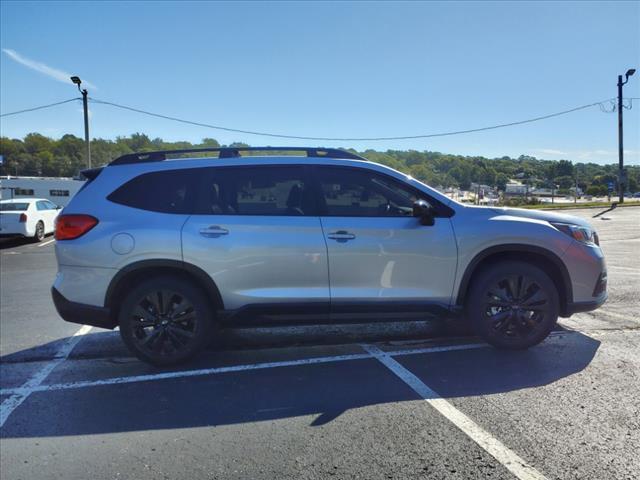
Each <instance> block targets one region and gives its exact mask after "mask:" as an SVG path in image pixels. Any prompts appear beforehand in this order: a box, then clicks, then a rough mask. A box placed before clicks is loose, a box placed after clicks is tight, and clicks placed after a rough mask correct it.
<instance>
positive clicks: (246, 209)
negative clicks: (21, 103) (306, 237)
mask: <svg viewBox="0 0 640 480" xmlns="http://www.w3.org/2000/svg"><path fill="white" fill-rule="evenodd" d="M208 170H209V175H208V177H207V180H206V182H205V185H204V186H203V187H201V188H200V197H201V198H200V201H199V202H198V203H199V208H198V213H201V214H208V215H281V216H302V215H312V214H313V213H314V211H315V199H314V196H313V191H312V189H311V188H310V187H309V185H308V184H307V182H306V181H305V177H304V169H303V168H302V167H299V166H247V167H218V168H211V169H208Z"/></svg>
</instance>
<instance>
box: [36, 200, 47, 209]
mask: <svg viewBox="0 0 640 480" xmlns="http://www.w3.org/2000/svg"><path fill="white" fill-rule="evenodd" d="M36 208H37V209H38V210H49V207H47V202H43V201H39V202H36Z"/></svg>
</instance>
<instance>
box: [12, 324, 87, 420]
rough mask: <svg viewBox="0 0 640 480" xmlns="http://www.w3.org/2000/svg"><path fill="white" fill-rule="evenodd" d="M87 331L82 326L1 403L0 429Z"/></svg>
mask: <svg viewBox="0 0 640 480" xmlns="http://www.w3.org/2000/svg"><path fill="white" fill-rule="evenodd" d="M89 330H91V327H90V326H89V325H83V326H82V327H81V328H80V329H79V330H78V331H77V332H76V333H74V334H73V336H71V337H69V338H68V339H67V341H66V342H65V343H64V344H62V346H61V347H60V349H59V350H58V351H57V352H56V355H55V356H54V357H53V359H52V360H51V361H50V362H48V363H46V364H45V365H44V366H43V367H42V368H41V369H40V370H38V371H37V372H36V373H35V374H33V376H32V377H31V378H30V379H29V380H27V382H26V383H25V384H24V385H22V387H20V389H19V392H17V393H14V394H12V395H11V396H10V397H9V398H7V399H6V400H5V401H4V402H2V404H0V427H2V426H3V425H4V422H6V421H7V419H8V418H9V415H11V413H12V412H13V411H14V410H15V409H16V408H18V407H19V406H20V405H21V404H22V402H24V401H25V400H26V399H27V397H29V395H31V394H32V393H33V392H35V391H36V389H37V388H38V387H39V386H40V385H41V384H42V382H44V380H45V379H46V378H47V376H48V375H49V374H50V373H51V372H52V371H53V369H54V368H56V367H57V366H58V365H60V364H61V363H62V362H64V361H65V360H66V359H67V357H68V356H69V354H70V353H71V350H73V348H74V347H75V346H76V345H77V344H78V342H79V341H80V340H81V337H82V335H85V334H86V333H88V332H89Z"/></svg>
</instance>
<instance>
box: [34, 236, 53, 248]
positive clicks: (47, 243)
mask: <svg viewBox="0 0 640 480" xmlns="http://www.w3.org/2000/svg"><path fill="white" fill-rule="evenodd" d="M55 241H56V239H55V238H53V239H51V240H48V241H46V242H43V243H39V244H38V245H37V246H38V247H44V246H45V245H49V244H50V243H53V242H55Z"/></svg>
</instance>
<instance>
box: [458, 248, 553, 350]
mask: <svg viewBox="0 0 640 480" xmlns="http://www.w3.org/2000/svg"><path fill="white" fill-rule="evenodd" d="M559 305H560V300H559V295H558V291H557V289H556V286H555V284H554V283H553V280H552V279H551V278H550V277H549V275H547V273H546V272H544V270H542V269H540V268H538V267H536V266H534V265H532V264H530V263H526V262H518V261H505V262H501V263H498V264H495V265H492V266H489V267H487V268H485V269H483V270H482V271H481V272H480V273H479V274H478V275H477V276H474V279H473V285H472V286H471V291H470V293H469V297H468V302H467V309H466V310H467V317H468V318H469V320H470V323H471V324H472V326H473V327H474V329H475V331H476V333H477V334H478V335H480V336H481V337H482V338H483V339H484V340H485V341H486V342H487V343H489V344H491V345H493V346H494V347H497V348H500V349H508V350H521V349H526V348H529V347H532V346H533V345H537V344H538V343H540V342H542V341H543V340H544V339H545V338H547V336H548V335H549V333H550V332H551V330H553V328H554V326H555V325H556V322H557V320H558V313H559Z"/></svg>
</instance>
